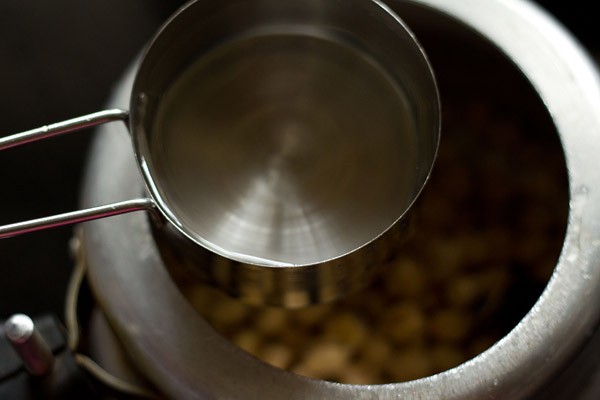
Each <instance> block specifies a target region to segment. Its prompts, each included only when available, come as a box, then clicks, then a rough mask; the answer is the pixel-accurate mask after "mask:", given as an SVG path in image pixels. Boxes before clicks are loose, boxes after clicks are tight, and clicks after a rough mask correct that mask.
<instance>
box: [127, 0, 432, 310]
mask: <svg viewBox="0 0 600 400" xmlns="http://www.w3.org/2000/svg"><path fill="white" fill-rule="evenodd" d="M132 93H133V94H132V98H131V103H130V104H131V105H130V107H129V109H130V130H131V131H132V138H133V143H134V147H135V149H136V156H137V159H138V164H139V165H140V169H141V172H142V176H143V177H144V179H145V181H146V183H147V189H148V191H149V192H150V194H151V198H152V199H153V200H154V201H155V203H156V205H157V208H158V210H159V211H160V212H161V214H162V216H163V217H164V218H165V219H166V220H167V221H168V222H169V224H168V225H169V226H167V227H165V230H167V231H168V235H166V236H168V237H169V238H173V237H175V238H174V240H175V241H183V242H187V243H188V244H190V245H189V246H180V248H182V249H183V248H184V247H185V250H182V251H186V252H187V253H188V254H190V257H193V258H195V259H199V261H197V262H196V265H195V268H194V269H197V270H199V271H200V272H199V273H200V274H202V276H203V277H206V279H205V280H207V281H209V282H210V283H212V284H213V285H215V286H218V287H221V288H224V289H225V290H227V291H228V292H229V293H231V294H232V295H234V296H237V297H240V298H242V299H244V300H246V301H248V302H251V303H254V304H264V303H267V304H271V305H284V306H289V307H298V306H303V305H306V304H310V303H314V302H323V301H329V300H332V299H333V298H335V297H338V296H340V295H343V294H344V293H346V292H347V291H350V290H353V289H355V288H357V287H361V286H363V285H364V282H365V281H368V272H369V270H370V269H372V267H373V265H375V264H377V263H378V261H379V260H378V259H377V254H378V252H377V251H376V247H377V246H379V245H380V244H381V243H382V242H384V241H385V240H387V239H388V238H390V237H397V235H396V234H395V233H394V232H393V231H395V229H394V228H395V227H396V225H397V223H398V222H399V221H400V220H401V218H402V217H403V216H404V214H405V213H406V212H407V210H408V209H409V208H410V206H411V205H412V203H413V202H414V200H415V198H416V197H417V196H418V194H419V193H420V191H421V189H422V188H423V185H424V184H425V181H426V180H427V177H428V176H429V172H430V171H431V168H432V165H433V160H434V158H435V154H436V150H437V144H438V141H439V130H440V126H439V119H440V115H439V114H440V113H439V98H438V93H437V88H436V85H435V80H434V78H433V74H432V71H431V68H430V66H429V64H428V62H427V59H426V57H425V56H424V54H423V51H422V49H421V48H420V47H419V45H418V43H417V42H416V41H415V40H414V37H413V36H412V34H411V33H410V32H409V31H408V30H407V29H406V26H405V25H404V23H403V22H402V21H401V20H399V19H398V17H397V16H395V15H394V14H393V12H391V11H390V10H389V8H387V7H386V6H385V5H383V4H382V3H380V2H378V1H376V0H368V1H363V0H359V1H339V0H333V1H328V2H325V3H324V2H322V1H315V0H293V1H286V2H280V1H273V0H252V1H247V0H246V1H238V0H228V1H226V2H217V3H207V2H202V1H196V2H189V3H187V4H186V5H185V6H183V7H182V8H181V9H180V10H179V11H178V12H177V13H176V14H175V15H174V16H173V17H172V18H171V19H170V20H169V21H167V23H166V24H165V25H164V26H163V27H162V28H161V29H160V30H159V32H157V34H156V35H155V37H154V38H153V39H152V41H151V42H150V44H149V46H148V48H147V50H146V52H145V53H144V55H143V57H142V61H141V63H140V66H139V69H138V72H137V74H136V78H135V81H134V84H133V89H132ZM390 232H391V233H390ZM207 250H208V251H207ZM198 253H201V254H198ZM357 253H358V254H357ZM213 254H216V255H218V256H220V257H224V258H226V259H227V260H223V263H222V264H224V263H226V262H227V261H228V260H232V261H233V262H235V266H234V267H232V268H231V269H230V270H229V271H225V270H224V268H219V270H218V271H215V270H214V269H212V263H207V262H206V259H207V258H210V257H211V256H212V255H213ZM324 264H327V265H324ZM224 275H226V276H225V277H224ZM273 282H274V283H273Z"/></svg>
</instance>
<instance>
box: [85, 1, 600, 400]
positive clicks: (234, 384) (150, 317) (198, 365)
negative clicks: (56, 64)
mask: <svg viewBox="0 0 600 400" xmlns="http://www.w3.org/2000/svg"><path fill="white" fill-rule="evenodd" d="M388 4H389V5H390V6H391V7H392V8H394V9H395V10H396V11H397V12H398V13H399V14H400V15H402V8H403V5H404V4H411V5H417V6H419V7H423V9H424V10H425V9H428V10H430V11H434V12H437V13H443V14H446V15H448V16H449V18H452V19H456V20H458V21H461V22H462V23H464V24H465V25H467V26H469V27H471V28H472V29H473V30H474V31H476V32H478V33H479V34H481V35H483V36H484V37H487V38H488V39H489V40H490V41H491V42H492V43H493V44H494V45H495V46H496V47H497V48H499V49H501V51H502V52H504V53H505V54H506V55H507V56H508V57H509V58H510V59H512V60H513V62H514V64H515V65H517V66H518V67H519V68H520V69H521V70H522V72H523V73H524V75H525V76H526V77H527V78H528V79H529V80H530V82H531V83H532V85H533V86H534V87H535V89H536V90H537V92H538V93H539V96H540V98H541V100H542V101H543V102H544V103H545V105H546V106H547V108H548V110H549V112H550V114H551V116H552V119H553V121H554V124H555V126H556V129H557V131H558V132H559V135H560V137H561V140H562V143H563V147H564V151H565V155H566V158H567V167H568V170H569V182H570V195H571V200H570V215H569V222H568V227H567V234H566V239H565V244H564V248H563V252H562V254H561V257H560V260H559V263H558V265H557V267H556V269H555V272H554V274H553V277H552V278H551V281H550V282H549V284H548V286H547V288H546V290H545V291H544V293H543V294H542V296H541V297H540V299H539V300H538V302H537V303H536V305H535V306H534V307H533V308H532V310H531V311H530V312H529V313H528V315H527V316H526V317H525V318H524V319H523V320H522V321H521V322H520V323H519V325H518V326H517V327H515V328H514V329H513V331H512V332H511V333H509V334H508V335H507V336H505V337H504V338H503V339H502V340H501V341H500V342H498V343H497V344H496V345H494V346H493V347H492V348H490V349H489V350H487V351H486V352H484V353H482V354H481V355H479V356H478V357H476V358H474V359H473V360H471V361H469V362H467V363H465V364H463V365H461V366H459V367H457V368H454V369H452V370H449V371H446V372H443V373H441V374H438V375H435V376H432V377H427V378H423V379H419V380H416V381H412V382H406V383H397V384H388V385H372V386H369V385H366V386H356V385H342V384H335V383H331V382H325V381H317V380H311V379H308V378H303V377H300V376H297V375H294V374H291V373H288V372H285V371H282V370H278V369H276V368H273V367H270V366H268V365H266V364H264V363H262V362H260V361H258V360H256V359H254V358H253V357H251V356H249V355H247V354H246V353H244V352H243V351H241V350H239V349H237V348H235V347H234V346H233V345H232V344H230V343H229V342H227V341H226V340H225V339H223V338H222V337H221V336H220V335H219V334H217V333H216V332H215V331H214V330H213V329H212V328H211V327H210V326H209V325H208V324H207V323H206V322H205V321H204V320H203V319H202V318H201V317H200V316H198V315H197V314H196V313H195V311H194V310H193V309H192V308H191V306H190V305H189V304H188V303H187V302H186V301H185V299H184V298H183V296H182V295H181V294H180V293H179V292H178V290H177V288H176V287H175V285H174V283H172V281H171V279H170V277H169V276H168V272H167V271H166V270H165V268H164V267H163V265H162V262H161V260H160V256H159V254H158V251H157V250H156V247H155V246H154V244H153V238H152V237H151V234H150V230H149V227H148V221H147V218H146V217H145V216H144V215H143V214H137V215H129V216H121V217H118V218H114V219H111V220H110V221H97V222H93V223H90V224H89V225H87V226H86V227H85V232H84V246H85V248H86V251H87V252H88V263H89V264H90V265H89V268H90V270H89V280H90V282H91V285H92V287H93V290H94V292H95V295H96V298H97V300H98V302H99V304H100V305H101V307H102V308H103V310H104V312H105V313H106V314H107V317H108V319H109V320H110V323H111V326H112V327H113V328H114V329H115V331H116V332H117V334H118V336H119V337H120V339H121V340H122V342H123V343H124V344H125V346H126V348H127V349H128V352H129V354H130V356H131V357H132V359H133V360H134V361H135V363H136V365H137V366H138V367H140V369H142V370H143V371H144V373H145V374H146V375H147V376H148V378H149V379H150V380H151V381H152V382H153V383H154V384H156V385H157V387H158V388H159V389H160V390H161V391H163V392H164V393H165V394H166V395H168V396H170V397H173V398H289V399H294V398H298V399H300V398H328V399H336V398H340V399H341V398H362V399H366V398H406V399H423V398H445V399H459V398H482V397H486V398H510V399H517V398H524V397H527V396H529V395H531V394H532V393H533V392H534V391H536V390H537V389H538V388H539V387H540V386H542V385H545V384H547V383H548V381H549V380H550V379H551V378H552V377H554V375H555V374H556V373H557V372H558V371H559V370H561V369H562V368H564V367H565V365H566V364H568V362H569V361H570V359H571V358H572V357H573V356H574V354H575V353H576V352H577V350H578V349H579V348H580V347H581V346H582V345H584V344H585V343H586V341H587V340H588V339H589V337H590V336H591V335H592V334H593V333H594V331H595V329H596V327H597V321H598V307H597V304H598V300H599V297H600V272H599V260H600V191H598V188H599V187H600V169H598V168H597V167H596V168H595V164H596V160H595V158H596V157H597V156H596V155H597V154H600V140H598V139H599V138H600V116H599V115H598V113H597V110H598V109H600V84H599V79H598V74H597V71H596V70H595V69H594V67H593V64H592V62H591V60H590V59H588V58H587V56H586V55H585V53H584V52H583V51H582V50H581V48H580V47H579V45H578V44H577V43H576V42H575V41H574V40H573V39H572V38H571V37H570V35H569V34H567V33H565V31H564V30H563V29H562V27H561V26H560V25H558V24H557V23H556V21H554V20H553V19H552V18H551V17H549V16H548V15H547V14H546V13H545V12H543V11H541V10H539V9H538V8H537V7H535V6H533V5H531V4H530V3H527V2H525V1H518V0H509V1H501V0H490V1H487V2H480V1H478V0H464V1H461V2H453V1H444V0H411V1H408V2H402V1H395V2H388ZM133 73H134V70H133V69H131V70H130V71H128V74H127V79H126V81H127V82H123V83H122V85H121V86H120V87H119V91H118V92H116V93H115V96H114V98H113V102H114V104H112V105H115V106H124V105H126V104H127V103H128V97H129V92H128V89H129V87H130V84H131V78H132V76H133ZM125 153H127V154H125ZM117 177H118V179H117ZM142 190H143V187H142V183H141V180H140V178H139V174H138V171H137V169H136V166H135V163H134V161H133V156H132V154H131V145H130V143H129V137H128V135H127V132H126V129H125V127H123V126H119V127H117V128H115V127H111V128H110V129H109V128H106V129H102V130H101V132H99V134H98V137H97V139H96V142H95V145H94V152H93V157H92V159H91V160H90V163H89V165H88V169H87V179H86V188H85V191H84V198H83V203H84V204H85V205H93V204H98V203H99V202H102V203H104V202H108V201H113V200H123V199H124V198H125V197H126V196H133V195H138V194H139V192H140V191H142ZM115 196H125V197H118V198H115ZM156 291H161V296H160V303H159V302H158V297H159V296H156V295H155V292H156ZM175 338H177V340H175ZM182 338H183V339H182Z"/></svg>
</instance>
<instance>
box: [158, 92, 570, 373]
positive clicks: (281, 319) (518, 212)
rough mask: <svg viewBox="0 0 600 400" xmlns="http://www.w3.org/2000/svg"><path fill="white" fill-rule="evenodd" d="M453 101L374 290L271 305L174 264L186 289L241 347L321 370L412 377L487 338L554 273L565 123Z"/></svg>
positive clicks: (501, 331)
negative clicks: (544, 124) (406, 226)
mask: <svg viewBox="0 0 600 400" xmlns="http://www.w3.org/2000/svg"><path fill="white" fill-rule="evenodd" d="M444 112H445V116H444V123H443V124H442V126H444V130H443V132H442V143H441V147H440V150H439V156H438V160H437V164H436V166H435V168H434V172H433V174H432V176H431V179H430V181H429V183H428V185H427V186H426V188H425V190H424V191H423V193H422V195H421V198H420V199H419V200H418V201H417V203H416V204H415V207H414V209H413V211H412V213H413V215H412V217H413V218H412V219H411V222H412V226H411V229H410V230H409V231H410V234H409V236H408V237H407V238H403V240H402V244H400V245H396V246H395V247H394V246H391V247H387V248H383V249H381V252H382V254H384V255H385V256H386V257H387V260H386V261H385V263H383V264H382V265H381V266H380V268H379V269H378V270H377V271H376V274H375V277H374V279H373V282H372V284H371V285H370V286H368V287H367V288H366V289H365V290H364V291H362V292H360V293H356V294H351V295H349V296H347V297H346V298H344V299H341V300H338V301H336V302H334V303H330V304H322V305H315V306H310V307H306V308H302V309H297V310H284V309H279V308H273V307H262V308H261V307H254V306H249V305H246V304H244V303H241V302H239V301H237V300H233V299H230V298H228V297H227V296H225V295H224V294H222V293H220V292H218V291H216V290H214V289H210V288H208V287H205V286H202V285H201V284H199V283H198V282H197V281H194V280H190V279H186V278H185V276H186V275H185V273H182V272H181V271H175V272H173V273H172V275H173V279H174V280H175V281H176V283H177V284H178V285H179V286H180V288H181V290H182V293H184V295H185V296H186V297H187V298H188V300H189V302H190V303H191V304H192V305H193V306H194V307H195V308H196V309H197V310H198V312H199V313H200V314H201V315H202V316H203V317H204V318H205V319H206V320H207V321H208V322H209V323H210V324H211V325H212V326H213V327H214V328H215V329H216V330H218V331H219V332H220V333H222V334H223V335H224V336H225V337H227V338H229V339H230V340H231V341H232V342H233V343H235V344H236V345H237V346H239V347H240V348H242V349H243V350H245V351H247V352H248V353H250V354H252V355H254V356H256V357H257V358H259V359H262V360H263V361H265V362H267V363H269V364H271V365H273V366H276V367H278V368H283V369H287V370H290V371H293V372H294V373H297V374H300V375H304V376H307V377H311V378H316V379H325V380H331V381H337V382H343V383H353V384H381V383H389V382H401V381H407V380H412V379H418V378H422V377H425V376H429V375H432V374H435V373H439V372H441V371H445V370H448V369H450V368H453V367H455V366H457V365H459V364H461V363H463V362H465V361H466V360H468V359H470V358H472V357H474V356H476V355H478V354H480V353H481V352H483V351H485V350H486V349H487V348H489V347H490V346H492V345H493V344H494V343H495V342H497V341H498V340H499V339H500V338H501V337H502V336H503V335H505V334H506V333H507V332H508V331H509V330H510V329H512V328H513V327H514V326H515V324H516V323H517V322H518V321H519V320H520V319H521V318H522V317H523V315H524V314H525V313H526V312H527V311H528V310H529V308H531V306H532V305H533V301H534V300H535V299H536V298H537V297H538V296H539V294H540V292H541V290H542V289H543V287H544V285H545V284H546V282H547V280H548V278H549V277H550V275H551V273H552V269H553V267H554V265H555V264H556V261H557V259H558V255H559V253H560V249H561V246H562V241H563V238H564V231H565V226H566V219H567V213H568V191H567V177H566V171H565V166H564V160H563V156H562V152H561V148H560V144H559V142H558V140H557V138H556V137H555V135H554V133H553V132H548V131H539V130H540V129H539V128H537V127H535V126H530V125H529V124H528V120H527V119H525V118H522V117H519V116H516V115H511V114H510V113H507V112H506V110H503V109H502V108H501V107H495V106H494V105H493V104H487V103H482V102H480V101H469V100H465V99H463V100H462V102H461V101H456V102H450V103H449V105H447V106H446V107H445V109H444ZM216 262H221V263H223V262H225V261H223V260H217V261H216ZM175 264H177V263H175ZM169 266H170V268H172V269H176V267H177V265H171V264H169Z"/></svg>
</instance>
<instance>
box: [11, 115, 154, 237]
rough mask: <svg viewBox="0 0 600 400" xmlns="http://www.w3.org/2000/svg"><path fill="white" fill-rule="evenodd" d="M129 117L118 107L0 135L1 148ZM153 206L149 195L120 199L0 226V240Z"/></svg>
mask: <svg viewBox="0 0 600 400" xmlns="http://www.w3.org/2000/svg"><path fill="white" fill-rule="evenodd" d="M128 118H129V113H128V112H127V111H125V110H120V109H112V110H104V111H99V112H95V113H92V114H88V115H84V116H81V117H77V118H73V119H69V120H66V121H62V122H57V123H55V124H51V125H46V126H42V127H40V128H36V129H32V130H29V131H25V132H21V133H17V134H14V135H10V136H6V137H3V138H0V151H2V150H6V149H9V148H11V147H16V146H19V145H22V144H26V143H31V142H35V141H38V140H42V139H47V138H50V137H53V136H58V135H62V134H66V133H71V132H76V131H80V130H82V129H85V128H91V127H93V126H97V125H101V124H104V123H107V122H113V121H123V122H125V123H126V122H127V120H128ZM154 209H156V205H155V203H154V201H153V200H152V199H150V198H140V199H132V200H127V201H121V202H118V203H113V204H108V205H104V206H98V207H92V208H88V209H84V210H78V211H72V212H67V213H64V214H58V215H53V216H50V217H43V218H38V219H33V220H29V221H24V222H17V223H14V224H10V225H4V226H0V239H3V238H7V237H11V236H17V235H20V234H23V233H29V232H35V231H39V230H43V229H48V228H54V227H58V226H63V225H70V224H76V223H80V222H85V221H91V220H94V219H99V218H105V217H111V216H113V215H119V214H125V213H129V212H133V211H140V210H154Z"/></svg>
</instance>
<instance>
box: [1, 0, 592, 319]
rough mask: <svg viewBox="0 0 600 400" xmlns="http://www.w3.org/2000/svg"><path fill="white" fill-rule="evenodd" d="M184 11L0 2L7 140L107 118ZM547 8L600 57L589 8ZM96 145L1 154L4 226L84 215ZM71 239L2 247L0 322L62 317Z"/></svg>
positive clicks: (80, 137)
mask: <svg viewBox="0 0 600 400" xmlns="http://www.w3.org/2000/svg"><path fill="white" fill-rule="evenodd" d="M449 1H461V0H449ZM482 1H485V0H482ZM180 3H181V1H173V0H127V1H123V0H88V1H81V0H52V1H47V0H0V136H4V135H8V134H10V133H15V132H19V131H23V130H27V129H31V128H34V127H37V126H40V125H44V124H47V123H51V122H56V121H60V120H63V119H66V118H71V117H74V116H78V115H81V114H86V113H90V112H93V111H97V110H100V109H102V107H103V105H104V103H105V102H106V100H107V99H108V97H109V95H110V93H111V91H112V88H113V85H114V83H115V82H116V81H117V80H118V79H119V77H120V76H121V74H122V73H123V71H124V69H125V67H126V66H127V65H128V64H129V63H130V62H131V60H132V59H133V58H134V57H135V55H136V54H137V53H138V52H139V51H140V50H141V48H142V47H143V45H144V43H145V42H146V41H147V40H148V39H149V37H150V36H151V35H152V34H153V33H154V31H155V30H156V29H157V28H158V26H159V25H160V23H161V22H162V21H163V20H164V19H165V18H166V17H167V16H168V15H169V14H170V13H171V12H173V11H174V10H175V9H176V7H177V6H178V5H179V4H180ZM540 3H541V4H542V5H543V6H545V7H546V8H547V9H549V10H550V11H551V12H552V13H553V14H555V16H556V17H557V18H558V19H559V20H560V21H562V22H563V23H564V24H565V25H567V27H568V28H569V29H570V30H571V31H572V32H573V33H574V34H575V35H576V36H577V37H578V38H579V39H580V40H581V41H582V42H583V43H584V45H585V46H587V47H588V48H589V49H590V50H591V51H592V52H594V53H598V51H600V43H599V38H600V34H599V32H597V29H595V27H594V22H595V21H594V22H593V21H592V19H593V15H594V13H593V12H592V11H591V9H590V7H591V5H590V4H591V3H590V2H584V1H583V0H577V1H575V0H573V1H570V2H566V1H564V0H550V1H540ZM586 4H587V5H588V6H587V7H586V6H585V5H586ZM90 138H91V135H90V134H89V133H81V134H75V135H71V136H68V137H63V138H55V139H52V140H49V141H45V142H41V143H36V144H31V145H28V146H26V147H24V148H15V149H11V150H8V151H5V152H2V153H1V154H0V185H1V189H0V223H10V222H15V221H19V220H22V219H27V218H35V217H39V216H44V215H49V214H52V213H59V212H64V211H69V210H72V209H74V208H76V207H77V203H78V196H79V187H80V186H79V181H80V178H81V175H82V172H83V167H84V164H85V163H84V160H85V158H86V155H87V151H88V144H89V141H90ZM71 234H72V228H71V227H64V228H57V229H54V230H51V231H46V232H38V233H33V234H29V235H26V236H20V237H16V238H10V239H4V240H0V320H2V319H4V318H6V317H8V316H9V315H10V314H13V313H16V312H23V313H27V314H30V315H32V316H37V315H40V314H42V313H45V312H54V313H56V314H57V315H58V316H59V317H61V318H62V309H63V298H64V292H65V288H66V283H67V280H68V276H69V274H70V271H71V266H72V262H71V260H70V256H69V251H68V241H69V238H70V237H71Z"/></svg>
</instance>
